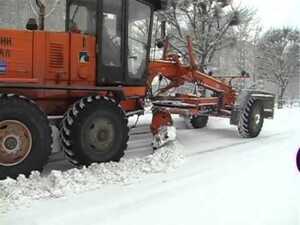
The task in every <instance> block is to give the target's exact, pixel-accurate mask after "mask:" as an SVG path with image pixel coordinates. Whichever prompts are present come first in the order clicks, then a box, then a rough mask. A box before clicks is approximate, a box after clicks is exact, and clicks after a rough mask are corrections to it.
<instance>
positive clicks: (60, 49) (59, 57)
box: [49, 43, 64, 69]
mask: <svg viewBox="0 0 300 225" xmlns="http://www.w3.org/2000/svg"><path fill="white" fill-rule="evenodd" d="M49 47H50V57H49V59H50V63H49V65H50V67H51V68H54V69H63V68H64V45H63V44H57V43H50V46H49Z"/></svg>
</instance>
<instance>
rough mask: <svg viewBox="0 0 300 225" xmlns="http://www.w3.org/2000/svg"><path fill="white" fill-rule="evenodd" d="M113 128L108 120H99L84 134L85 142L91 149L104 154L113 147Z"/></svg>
mask: <svg viewBox="0 0 300 225" xmlns="http://www.w3.org/2000/svg"><path fill="white" fill-rule="evenodd" d="M114 132H115V131H114V126H113V124H112V123H111V121H110V120H108V119H105V118H101V119H98V120H95V121H93V122H92V124H91V125H90V126H89V130H88V132H87V133H86V135H87V137H86V140H87V142H88V145H89V146H90V148H91V149H93V150H94V151H97V152H106V151H108V149H110V147H111V146H112V145H113V141H114V136H115V134H114Z"/></svg>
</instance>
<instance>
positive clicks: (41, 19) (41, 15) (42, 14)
mask: <svg viewBox="0 0 300 225" xmlns="http://www.w3.org/2000/svg"><path fill="white" fill-rule="evenodd" d="M36 5H37V6H38V8H39V30H44V29H45V13H46V7H45V5H44V4H43V3H42V2H41V0H36Z"/></svg>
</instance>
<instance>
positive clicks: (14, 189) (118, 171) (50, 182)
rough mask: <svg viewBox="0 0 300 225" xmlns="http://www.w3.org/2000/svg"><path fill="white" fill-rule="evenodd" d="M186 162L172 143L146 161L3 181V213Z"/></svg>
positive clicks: (0, 185) (125, 181)
mask: <svg viewBox="0 0 300 225" xmlns="http://www.w3.org/2000/svg"><path fill="white" fill-rule="evenodd" d="M183 159H184V155H183V147H182V146H181V145H180V144H178V143H175V142H173V143H170V144H168V145H167V146H165V147H162V148H161V149H159V150H157V151H156V152H155V153H154V154H152V155H149V156H146V157H144V158H131V159H122V160H121V161H120V162H119V163H115V162H111V163H102V164H93V165H91V166H90V167H88V168H86V167H84V168H82V169H71V170H69V171H66V172H61V171H52V172H51V174H50V175H48V176H47V177H43V176H41V174H40V173H39V172H33V173H32V174H31V176H30V177H29V178H26V177H25V176H23V175H20V176H19V177H18V178H17V179H16V180H13V179H10V178H8V179H6V180H4V181H0V212H1V211H2V212H5V211H7V210H9V209H13V208H17V207H18V206H24V205H29V204H30V203H31V201H32V200H38V199H49V198H59V197H64V196H67V195H72V194H76V193H81V192H86V191H91V190H95V189H99V188H101V187H103V186H104V185H110V184H128V183H130V182H132V181H134V180H137V179H139V178H142V177H143V176H145V175H146V174H150V173H161V172H167V171H169V170H172V169H174V168H176V167H178V166H179V165H180V164H181V163H182V162H183Z"/></svg>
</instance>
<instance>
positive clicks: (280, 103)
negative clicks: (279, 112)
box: [278, 86, 286, 109]
mask: <svg viewBox="0 0 300 225" xmlns="http://www.w3.org/2000/svg"><path fill="white" fill-rule="evenodd" d="M285 90H286V87H282V86H281V87H280V93H279V96H278V109H282V108H283V105H284V101H283V97H284V93H285Z"/></svg>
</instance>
